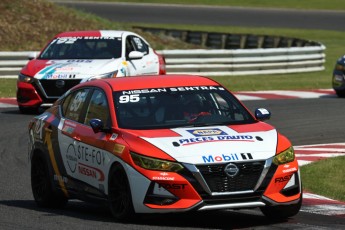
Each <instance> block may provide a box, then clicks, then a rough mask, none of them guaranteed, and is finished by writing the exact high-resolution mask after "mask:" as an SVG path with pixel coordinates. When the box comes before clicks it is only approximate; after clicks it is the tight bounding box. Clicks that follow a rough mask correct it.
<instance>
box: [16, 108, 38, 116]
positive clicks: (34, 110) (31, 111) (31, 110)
mask: <svg viewBox="0 0 345 230" xmlns="http://www.w3.org/2000/svg"><path fill="white" fill-rule="evenodd" d="M18 108H19V111H20V113H22V114H38V113H39V107H23V106H18Z"/></svg>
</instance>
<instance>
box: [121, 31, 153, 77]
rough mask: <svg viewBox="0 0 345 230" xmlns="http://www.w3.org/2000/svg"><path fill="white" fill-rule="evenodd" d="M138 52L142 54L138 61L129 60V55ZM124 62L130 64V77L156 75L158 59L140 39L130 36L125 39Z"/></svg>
mask: <svg viewBox="0 0 345 230" xmlns="http://www.w3.org/2000/svg"><path fill="white" fill-rule="evenodd" d="M132 51H139V52H141V53H143V55H144V56H143V57H142V58H140V59H131V58H129V53H130V52H132ZM126 60H127V61H128V62H129V63H130V65H131V67H132V68H130V69H129V71H130V75H132V76H133V75H152V74H157V73H158V57H157V55H156V54H155V53H154V52H153V51H152V49H150V48H149V46H148V44H147V43H146V42H145V41H144V40H142V39H141V38H140V37H137V36H134V35H130V36H127V38H126Z"/></svg>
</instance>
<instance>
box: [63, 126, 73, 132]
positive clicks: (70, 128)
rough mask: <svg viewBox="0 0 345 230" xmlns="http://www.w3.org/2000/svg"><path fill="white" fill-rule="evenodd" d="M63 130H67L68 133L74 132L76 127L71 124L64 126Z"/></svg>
mask: <svg viewBox="0 0 345 230" xmlns="http://www.w3.org/2000/svg"><path fill="white" fill-rule="evenodd" d="M62 131H63V132H66V133H69V134H72V133H73V131H74V127H70V126H69V125H66V126H64V127H63V128H62Z"/></svg>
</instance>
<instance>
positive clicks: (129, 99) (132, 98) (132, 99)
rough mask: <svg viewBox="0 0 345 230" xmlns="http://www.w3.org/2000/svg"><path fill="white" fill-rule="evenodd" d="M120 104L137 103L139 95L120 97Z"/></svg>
mask: <svg viewBox="0 0 345 230" xmlns="http://www.w3.org/2000/svg"><path fill="white" fill-rule="evenodd" d="M119 100H120V101H119V102H120V103H128V102H138V101H139V100H140V97H139V94H132V95H122V96H121V97H120V98H119Z"/></svg>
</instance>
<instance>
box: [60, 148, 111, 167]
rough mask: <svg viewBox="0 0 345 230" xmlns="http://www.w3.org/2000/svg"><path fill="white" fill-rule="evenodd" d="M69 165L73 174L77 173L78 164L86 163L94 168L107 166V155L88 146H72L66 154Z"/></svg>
mask: <svg viewBox="0 0 345 230" xmlns="http://www.w3.org/2000/svg"><path fill="white" fill-rule="evenodd" d="M66 159H67V165H68V167H69V169H70V170H71V172H73V173H74V172H76V168H77V164H78V163H79V162H84V163H85V164H89V165H93V166H104V165H105V154H104V152H102V151H101V150H99V149H96V148H92V147H89V146H86V145H82V144H78V145H76V146H75V145H73V144H70V145H69V146H68V148H67V153H66Z"/></svg>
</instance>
